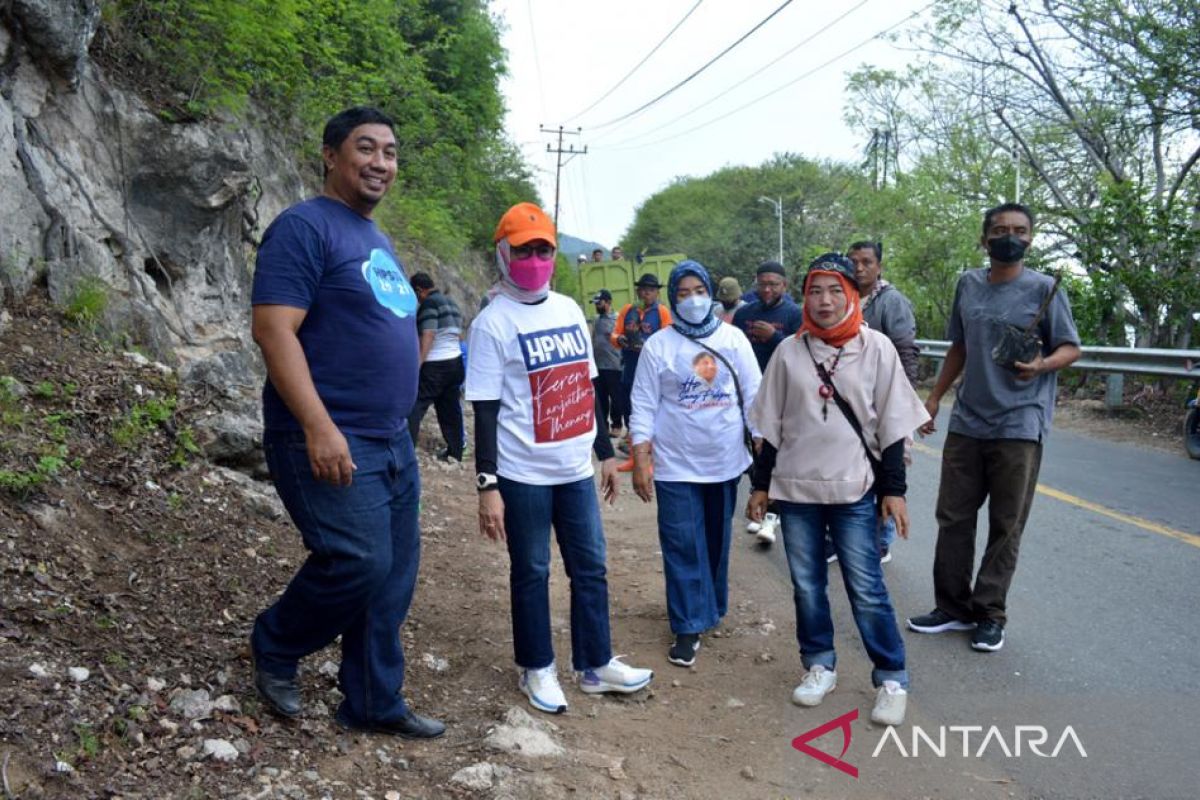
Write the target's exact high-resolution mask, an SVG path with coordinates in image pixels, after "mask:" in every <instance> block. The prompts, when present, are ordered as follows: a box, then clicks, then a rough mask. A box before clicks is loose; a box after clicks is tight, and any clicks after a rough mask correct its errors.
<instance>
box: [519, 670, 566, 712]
mask: <svg viewBox="0 0 1200 800" xmlns="http://www.w3.org/2000/svg"><path fill="white" fill-rule="evenodd" d="M520 674H521V680H520V683H519V684H518V686H519V687H520V689H521V691H522V692H523V693H524V695H525V696H526V697H528V698H529V704H530V705H531V706H533V707H534V708H536V709H537V710H538V711H545V712H546V713H547V714H561V713H563V712H564V711H566V710H567V698H566V696H565V695H563V690H562V686H560V685H559V683H558V668H557V667H556V666H555V665H554V664H551V665H550V666H548V667H542V668H541V669H522V670H520Z"/></svg>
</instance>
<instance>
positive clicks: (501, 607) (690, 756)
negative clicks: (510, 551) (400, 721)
mask: <svg viewBox="0 0 1200 800" xmlns="http://www.w3.org/2000/svg"><path fill="white" fill-rule="evenodd" d="M431 470H432V471H431ZM426 474H427V476H428V477H427V478H426V495H425V496H426V498H428V499H427V501H426V503H427V508H426V509H425V513H426V519H427V522H426V525H427V527H426V530H427V531H428V532H429V533H428V535H427V537H426V544H427V546H426V552H425V556H424V562H423V566H422V576H423V577H422V585H421V587H420V589H419V591H418V597H417V604H416V608H415V609H414V615H413V616H414V620H415V621H416V623H417V625H416V627H417V630H418V631H419V633H420V636H419V638H420V640H421V643H420V645H419V646H418V647H417V648H416V650H415V651H414V653H413V656H414V660H415V659H416V658H419V657H420V656H419V655H418V653H419V652H420V650H421V648H422V647H428V648H431V649H433V651H434V652H435V653H436V654H437V655H438V656H440V657H445V658H446V659H447V660H448V661H449V662H450V664H451V668H450V670H448V672H447V673H445V674H442V675H438V676H436V677H432V676H427V675H426V674H425V673H418V674H417V675H416V676H414V678H416V680H413V679H410V683H409V688H410V691H411V692H412V693H413V694H414V697H415V698H416V699H417V702H418V703H419V706H420V708H422V709H425V710H428V711H430V712H431V713H443V714H445V713H447V712H449V713H448V714H447V716H448V717H449V719H450V722H451V723H452V728H451V731H450V733H449V735H448V737H447V740H446V741H445V742H444V743H435V744H430V745H422V746H420V750H421V751H422V752H423V753H424V754H427V755H428V756H429V757H434V758H436V755H435V753H436V752H439V751H440V752H442V753H452V754H453V755H452V756H450V758H449V759H447V760H446V761H445V762H443V764H442V766H443V767H444V768H446V769H447V770H448V771H449V772H450V773H453V772H454V771H456V770H457V769H458V768H460V767H463V766H467V765H469V764H471V763H477V762H479V761H482V760H487V761H490V762H491V763H503V764H505V765H507V766H509V767H512V768H514V769H515V770H517V774H519V775H524V776H526V777H527V780H526V781H525V783H520V784H517V785H518V786H519V787H520V788H519V790H515V791H514V793H513V794H512V796H514V797H543V796H544V797H616V798H633V797H637V798H667V797H681V798H733V797H737V798H743V797H744V798H757V797H762V798H780V797H809V796H814V797H876V796H879V794H880V793H881V792H884V791H886V792H887V793H888V794H889V795H890V796H892V797H961V796H963V795H964V792H963V790H962V788H961V786H962V779H961V776H960V775H959V774H957V773H955V772H944V771H943V773H941V774H937V773H931V772H929V771H928V770H927V769H925V768H922V767H918V766H916V765H913V766H912V767H910V766H909V765H908V764H907V763H904V760H903V759H900V758H898V757H891V758H889V754H887V753H884V754H883V757H882V758H881V759H874V760H872V763H870V764H863V763H860V766H861V767H862V771H861V772H860V776H859V778H858V779H857V780H855V779H851V778H849V777H848V776H847V775H845V774H843V773H842V772H838V771H836V770H834V769H831V768H830V767H828V766H826V765H824V764H821V763H819V762H817V761H816V760H814V759H812V758H809V757H807V756H804V755H802V754H800V753H799V752H797V751H796V750H795V749H794V748H793V747H792V746H791V741H792V739H793V738H794V737H796V736H798V735H799V734H801V733H803V732H804V731H806V730H808V729H810V728H813V727H815V726H817V725H820V724H822V723H825V722H827V721H829V720H830V719H832V718H833V717H835V716H838V715H840V714H842V713H845V712H846V711H848V710H851V709H853V708H857V709H859V712H860V717H859V720H858V721H857V722H855V723H854V724H853V726H854V732H855V735H856V736H859V735H869V736H870V737H871V741H872V742H875V741H878V737H879V731H878V729H877V728H876V726H873V725H871V724H870V723H869V721H868V719H867V717H868V714H869V711H870V707H871V703H872V701H873V693H872V691H871V690H870V679H869V664H868V663H867V660H866V657H865V655H863V654H862V652H861V647H860V646H859V645H858V638H857V635H856V634H855V633H853V622H852V620H851V618H850V616H849V611H848V607H847V606H846V603H845V602H844V593H843V592H842V591H841V589H840V587H835V588H834V590H833V591H832V593H831V594H832V595H834V596H835V598H837V601H836V613H837V625H838V629H839V631H840V632H842V633H840V634H839V636H840V637H841V638H840V640H839V641H841V642H842V648H843V650H844V651H845V652H844V654H843V656H842V663H841V664H840V666H839V673H840V675H841V682H842V686H841V687H840V688H839V690H838V692H837V693H835V695H834V696H836V697H837V700H838V702H836V703H835V702H833V701H832V699H831V700H830V701H829V702H827V704H826V705H827V706H828V709H827V708H826V707H824V706H823V707H822V708H819V709H800V708H798V707H796V706H793V705H792V704H791V703H790V701H789V698H790V694H791V690H792V688H793V686H794V685H795V683H796V682H797V681H798V679H799V676H800V673H801V668H800V663H799V656H798V654H797V652H796V645H795V639H794V624H793V623H794V618H793V612H792V605H791V593H790V591H791V590H790V584H789V583H788V581H787V578H786V575H783V574H782V573H781V570H780V568H779V566H778V564H777V563H775V562H774V560H773V559H770V558H768V557H767V555H766V554H764V553H763V552H762V551H761V550H759V549H758V547H757V546H756V545H754V544H753V539H752V538H751V537H748V536H746V535H744V534H743V533H741V530H740V523H736V524H735V532H734V536H735V538H734V541H733V547H732V551H733V552H732V556H731V574H730V584H731V604H730V612H729V614H728V616H727V617H726V619H725V621H724V623H723V624H722V625H721V627H720V629H719V630H718V631H717V632H716V633H715V634H713V635H712V636H706V637H705V639H704V645H703V647H702V649H701V651H700V653H699V656H698V660H697V663H696V665H695V666H694V667H692V668H690V669H681V668H679V667H676V666H673V665H671V664H670V663H669V662H667V660H666V650H667V647H668V646H669V644H670V633H669V630H668V624H667V618H666V612H665V599H664V589H663V579H662V563H661V556H660V554H659V552H658V546H657V535H656V528H655V522H654V515H655V513H656V512H655V507H654V506H653V505H646V504H643V503H642V502H641V501H640V500H638V499H637V498H636V497H634V496H633V494H632V492H631V491H628V490H627V486H626V487H624V488H626V491H625V492H624V493H623V494H622V496H621V497H620V498H619V499H618V502H617V504H616V506H615V507H613V508H606V509H605V510H604V525H605V532H606V537H607V540H608V548H609V549H608V566H609V582H610V591H611V615H612V627H613V641H614V648H615V649H616V651H617V652H621V653H626V654H628V657H629V661H630V662H631V663H635V664H637V665H639V666H647V667H651V668H653V669H654V670H655V674H656V677H655V681H654V684H653V685H652V688H651V689H650V690H647V691H646V692H643V693H640V694H638V695H634V696H632V697H627V698H626V697H601V698H596V697H591V696H587V695H584V694H582V693H580V692H579V691H578V690H577V689H575V687H574V686H573V685H570V684H567V685H566V690H567V696H568V702H569V703H570V704H571V707H570V709H569V711H568V713H567V714H565V715H562V716H559V717H546V716H545V715H536V712H532V713H535V715H536V716H537V718H538V719H541V720H546V721H552V722H553V723H554V724H556V725H557V726H558V727H559V729H560V730H559V731H557V732H556V734H555V735H556V736H557V737H558V738H559V740H560V741H561V742H562V743H563V744H564V746H565V747H567V750H568V755H567V756H564V757H562V758H551V759H524V758H521V757H519V756H512V755H507V754H497V753H494V752H488V751H487V750H486V749H483V748H481V747H480V746H479V741H480V739H482V738H483V737H484V736H485V735H486V732H487V730H488V728H490V727H491V726H494V725H495V724H496V723H497V722H498V721H499V720H500V719H501V718H502V717H503V716H504V714H505V712H506V710H507V709H508V708H510V707H512V706H516V707H518V708H523V709H527V708H528V707H527V706H526V705H525V702H524V697H523V696H522V695H521V694H520V693H519V692H518V691H517V689H516V679H515V673H514V670H513V668H512V666H511V663H512V662H511V659H512V654H511V635H510V629H509V617H508V601H507V577H506V571H507V564H508V562H507V555H506V553H504V552H503V550H502V549H501V548H500V547H499V546H497V545H493V544H490V543H487V542H485V541H484V540H482V539H481V538H479V537H478V534H477V533H476V532H475V528H474V517H473V511H474V506H473V501H474V497H473V491H472V490H471V485H470V481H469V477H468V475H467V473H466V472H465V471H464V472H441V471H439V468H438V467H436V466H433V467H430V468H427V471H426ZM624 480H625V481H626V482H627V480H628V479H627V478H625V479H624ZM434 520H438V521H436V522H435V521H434ZM555 559H556V562H557V552H556V553H555ZM835 571H836V568H835ZM835 580H836V578H835ZM566 592H567V581H566V578H565V575H564V574H563V573H562V571H561V565H560V564H559V563H556V566H555V571H554V574H553V577H552V611H553V615H552V617H553V625H554V632H555V647H556V651H557V653H558V654H559V660H560V663H567V662H568V661H569V653H570V642H569V629H568V608H569V606H568V598H567V595H566ZM913 714H914V716H915V717H916V718H919V715H920V710H919V703H917V704H915V706H914V709H913ZM364 738H366V737H364ZM839 744H840V741H839V735H838V734H837V733H836V732H835V733H834V734H833V735H831V736H826V737H824V738H822V739H821V740H818V741H817V742H815V746H817V747H818V748H820V749H823V750H826V751H827V752H832V753H833V754H834V755H837V754H838V753H839V749H840V748H839V747H838V745H839ZM371 746H372V741H362V742H359V743H357V745H356V746H355V750H356V751H357V752H359V753H360V754H361V753H363V752H364V751H366V750H369V748H370V747H371ZM581 752H582V753H584V754H585V755H583V756H579V755H578V754H579V753H581ZM597 754H599V755H597ZM852 755H853V756H854V757H857V759H858V760H859V761H860V762H863V761H866V760H867V757H868V756H869V749H868V748H867V747H866V746H865V745H863V744H859V745H857V746H856V747H855V750H854V752H853V753H852ZM339 758H344V757H339ZM847 758H851V756H847ZM614 760H615V761H616V762H617V763H619V764H620V768H619V769H617V770H613V769H612V768H611V767H612V764H613V763H614ZM981 769H983V770H984V771H986V768H981ZM321 771H322V773H324V772H326V771H327V770H326V769H322V770H321ZM535 779H540V780H535ZM985 781H998V782H999V783H994V784H990V783H986V782H985ZM1006 782H1007V781H1006V779H1005V778H1004V777H1003V776H1001V775H992V776H987V775H985V776H982V777H979V780H978V781H971V783H972V784H973V785H972V787H971V788H972V790H973V794H972V796H977V797H993V796H994V797H1004V798H1009V797H1013V796H1014V792H1013V789H1012V787H1011V786H1006V787H1003V788H1000V787H1001V786H1002V785H1003V784H1004V783H1006ZM975 784H977V785H975ZM506 786H507V787H508V788H506ZM991 786H995V791H994V792H991V791H989V787H991ZM509 789H515V787H514V786H513V784H512V783H511V781H510V782H509V783H507V784H505V785H501V783H500V782H496V784H495V785H494V786H493V787H492V789H491V790H490V791H484V792H482V794H481V796H496V797H500V796H505V795H504V794H503V793H504V792H505V791H508V790H509Z"/></svg>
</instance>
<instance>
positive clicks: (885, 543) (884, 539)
mask: <svg viewBox="0 0 1200 800" xmlns="http://www.w3.org/2000/svg"><path fill="white" fill-rule="evenodd" d="M894 541H896V519H895V518H894V517H888V518H887V522H884V523H882V524H880V525H879V552H880V554H881V555H882V554H883V549H884V548H885V547H891V546H892V542H894Z"/></svg>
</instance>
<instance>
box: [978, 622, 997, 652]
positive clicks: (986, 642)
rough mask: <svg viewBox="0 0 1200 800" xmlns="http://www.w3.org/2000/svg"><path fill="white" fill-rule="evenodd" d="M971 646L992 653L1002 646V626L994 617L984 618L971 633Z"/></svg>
mask: <svg viewBox="0 0 1200 800" xmlns="http://www.w3.org/2000/svg"><path fill="white" fill-rule="evenodd" d="M971 647H973V648H975V649H976V650H982V651H983V652H985V653H994V652H996V651H997V650H999V649H1000V648H1001V647H1004V626H1003V625H1001V624H1000V623H999V622H997V621H996V620H994V619H985V620H984V621H983V622H981V623H979V626H978V627H977V628H975V632H974V633H973V634H971Z"/></svg>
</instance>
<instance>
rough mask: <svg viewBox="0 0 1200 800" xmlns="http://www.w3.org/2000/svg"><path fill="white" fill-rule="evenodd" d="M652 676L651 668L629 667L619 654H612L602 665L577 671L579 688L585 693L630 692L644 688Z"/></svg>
mask: <svg viewBox="0 0 1200 800" xmlns="http://www.w3.org/2000/svg"><path fill="white" fill-rule="evenodd" d="M653 677H654V671H653V670H649V669H640V668H639V667H631V666H629V665H628V664H626V663H625V662H623V661H622V660H621V656H614V657H613V658H612V660H611V661H609V662H608V663H607V664H605V665H604V666H603V667H598V668H596V669H585V670H584V671H583V672H581V673H579V689H580V691H582V692H585V693H587V694H603V693H605V692H617V693H619V694H632V693H633V692H637V691H641V690H642V689H645V688H646V687H647V686H648V685H649V684H650V679H651V678H653Z"/></svg>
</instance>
